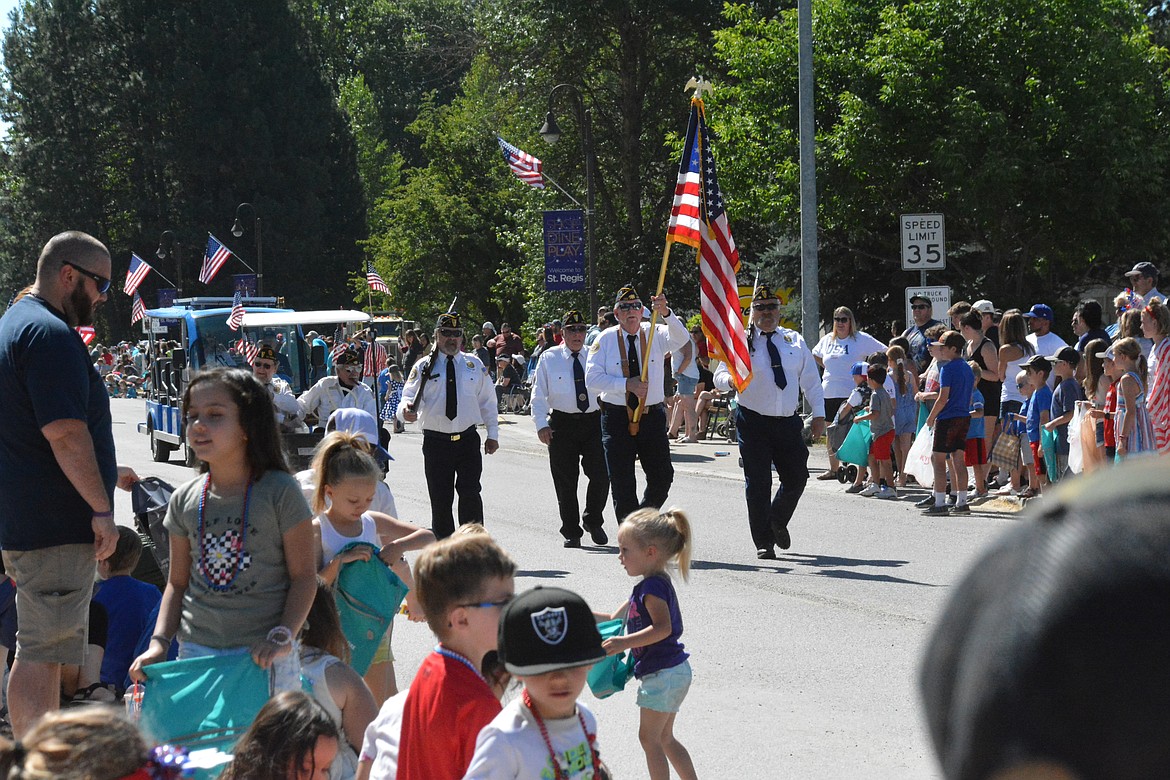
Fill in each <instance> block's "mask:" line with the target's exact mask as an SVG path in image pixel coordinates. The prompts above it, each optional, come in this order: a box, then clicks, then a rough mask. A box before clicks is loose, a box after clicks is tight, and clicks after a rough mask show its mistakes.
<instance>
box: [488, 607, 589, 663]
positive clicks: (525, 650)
mask: <svg viewBox="0 0 1170 780" xmlns="http://www.w3.org/2000/svg"><path fill="white" fill-rule="evenodd" d="M499 647H500V650H499V652H500V660H501V661H503V662H504V668H506V669H507V670H508V671H509V672H511V673H512V674H519V675H537V674H545V673H547V672H555V671H556V670H558V669H572V668H573V667H576V666H592V665H593V664H595V663H597V662H598V661H600V660H602V659H604V658H605V651H604V650H602V649H601V634H599V633H598V632H597V621H596V620H594V618H593V610H591V609H589V605H588V604H586V603H585V599H583V598H581V597H580V596H578V595H577V594H576V593H573V592H572V591H568V590H564V589H563V588H544V587H540V586H537V587H535V588H533V589H532V590H529V591H525V592H524V593H521V594H520V595H519V596H517V597H516V598H514V599H512V601H510V602H509V603H508V606H506V607H504V610H503V613H502V614H501V615H500V633H499Z"/></svg>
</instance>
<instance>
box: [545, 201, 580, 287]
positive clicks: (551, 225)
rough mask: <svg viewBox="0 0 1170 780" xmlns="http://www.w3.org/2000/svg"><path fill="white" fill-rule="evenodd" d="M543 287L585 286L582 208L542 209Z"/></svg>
mask: <svg viewBox="0 0 1170 780" xmlns="http://www.w3.org/2000/svg"><path fill="white" fill-rule="evenodd" d="M544 289H546V290H550V291H551V290H584V289H585V212H583V211H581V210H580V209H570V210H568V211H546V212H544Z"/></svg>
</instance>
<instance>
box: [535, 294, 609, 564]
mask: <svg viewBox="0 0 1170 780" xmlns="http://www.w3.org/2000/svg"><path fill="white" fill-rule="evenodd" d="M562 326H563V327H562V330H563V333H564V338H565V342H564V343H563V344H561V345H559V346H556V347H551V348H549V349H546V350H545V351H544V352H543V353H541V355H540V362H539V363H537V365H536V371H535V372H534V374H533V380H532V420H533V422H535V423H536V435H537V437H538V438H539V439H540V441H541V442H542V443H543V444H545V445H547V446H548V461H549V469H550V470H551V471H552V479H553V487H554V488H555V489H556V492H557V507H558V508H559V509H560V515H561V536H563V537H565V547H580V546H581V537H582V536H584V532H583V531H582V530H581V526H582V525H584V526H585V530H586V531H589V538H590V539H592V540H593V543H594V544H599V545H600V544H607V543H608V542H609V537H608V536H607V535H606V533H605V529H603V528H602V516H601V513H602V511H603V510H604V509H605V502H606V501H607V499H608V498H609V473H608V472H607V470H606V467H605V450H604V448H603V447H602V444H601V411H600V408H599V407H598V405H597V394H596V393H595V392H593V391H592V390H591V389H590V388H589V386H588V382H587V381H586V377H585V354H583V353H582V350H583V349H584V348H585V335H586V333H587V332H588V330H589V326H588V325H587V324H586V323H585V318H584V317H582V316H581V312H579V311H577V310H576V309H571V310H569V311H567V312H565V316H564V318H563V320H562ZM582 471H584V472H585V479H586V480H587V481H588V485H587V486H586V488H585V514H584V515H582V514H581V509H580V506H581V505H580V502H579V501H578V500H577V482H578V478H579V477H580V475H581V472H582Z"/></svg>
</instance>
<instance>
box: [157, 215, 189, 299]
mask: <svg viewBox="0 0 1170 780" xmlns="http://www.w3.org/2000/svg"><path fill="white" fill-rule="evenodd" d="M181 249H182V245H181V244H180V243H179V239H178V238H176V237H175V231H173V230H164V231H163V232H162V236H160V237H159V239H158V250H157V251H156V252H155V253H154V254H155V256H156V257H158V259H159V260H166V259H167V257H168V255H170V254H174V256H175V278H176V279H178V280H179V281H178V282H176V283H175V298H182V297H183V261H182V256H181Z"/></svg>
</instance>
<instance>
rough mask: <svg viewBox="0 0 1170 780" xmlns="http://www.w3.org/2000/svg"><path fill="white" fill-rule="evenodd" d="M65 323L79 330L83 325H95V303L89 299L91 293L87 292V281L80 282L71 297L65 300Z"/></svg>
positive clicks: (70, 294)
mask: <svg viewBox="0 0 1170 780" xmlns="http://www.w3.org/2000/svg"><path fill="white" fill-rule="evenodd" d="M64 308H65V321H66V322H68V323H69V325H70V326H71V327H74V328H77V327H80V326H82V325H93V309H94V304H93V301H91V300H90V298H89V293H87V292H86V291H85V280H84V279H82V280H81V281H80V282H78V284H77V286H75V287H74V288H73V290H72V291H71V292H70V293H69V297H68V298H66V299H65V307H64Z"/></svg>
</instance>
